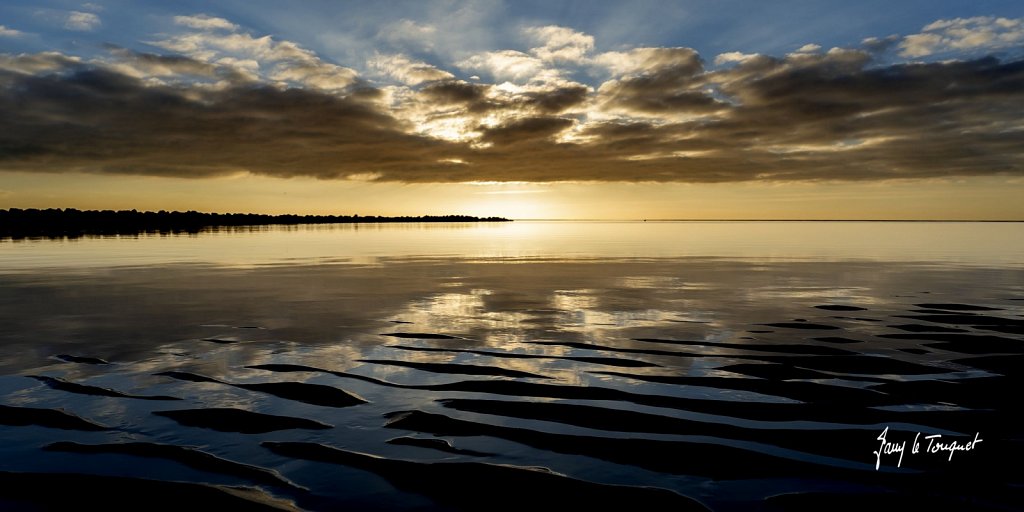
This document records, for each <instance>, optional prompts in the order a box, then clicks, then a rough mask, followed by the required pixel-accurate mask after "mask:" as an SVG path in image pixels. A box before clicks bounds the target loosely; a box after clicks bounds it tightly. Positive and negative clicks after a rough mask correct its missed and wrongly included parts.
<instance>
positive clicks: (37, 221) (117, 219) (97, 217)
mask: <svg viewBox="0 0 1024 512" xmlns="http://www.w3.org/2000/svg"><path fill="white" fill-rule="evenodd" d="M507 221H509V219H506V218H503V217H474V216H471V215H421V216H398V217H385V216H376V215H358V214H356V215H294V214H284V215H267V214H260V213H204V212H197V211H194V210H188V211H184V212H179V211H170V212H169V211H166V210H160V211H156V212H152V211H144V212H140V211H137V210H78V209H75V208H48V209H36V208H27V209H20V208H10V209H7V210H0V237H3V238H25V237H71V238H73V237H78V236H83V235H125V234H139V233H198V232H200V231H202V230H204V229H209V228H217V227H241V226H266V225H297V224H355V223H397V222H507Z"/></svg>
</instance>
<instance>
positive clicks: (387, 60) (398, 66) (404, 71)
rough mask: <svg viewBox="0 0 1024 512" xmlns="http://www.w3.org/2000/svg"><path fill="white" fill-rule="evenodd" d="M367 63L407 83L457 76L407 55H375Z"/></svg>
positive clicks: (412, 83) (372, 67)
mask: <svg viewBox="0 0 1024 512" xmlns="http://www.w3.org/2000/svg"><path fill="white" fill-rule="evenodd" d="M367 65H368V66H369V67H370V68H371V69H375V70H377V71H378V72H380V73H381V74H383V75H385V76H388V77H391V78H394V79H395V80H398V81H399V82H402V83H404V84H406V85H419V84H421V83H423V82H432V81H436V80H445V79H448V78H455V75H453V74H451V73H449V72H447V71H444V70H441V69H438V68H436V67H434V66H432V65H430V64H427V63H426V62H420V61H414V60H412V59H410V58H409V57H406V56H405V55H375V56H374V57H372V58H371V59H370V60H369V61H367Z"/></svg>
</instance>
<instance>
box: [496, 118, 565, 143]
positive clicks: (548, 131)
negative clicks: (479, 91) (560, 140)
mask: <svg viewBox="0 0 1024 512" xmlns="http://www.w3.org/2000/svg"><path fill="white" fill-rule="evenodd" d="M572 123H573V120H572V119H563V118H559V117H527V118H525V119H517V120H515V121H512V122H509V123H506V124H504V125H501V126H496V127H493V128H484V129H483V130H482V131H483V134H484V135H483V141H484V142H490V143H492V144H500V145H509V144H517V143H524V142H532V141H536V140H543V139H548V138H550V137H552V136H554V135H556V134H558V133H559V132H561V131H563V130H565V129H566V128H568V127H570V126H572Z"/></svg>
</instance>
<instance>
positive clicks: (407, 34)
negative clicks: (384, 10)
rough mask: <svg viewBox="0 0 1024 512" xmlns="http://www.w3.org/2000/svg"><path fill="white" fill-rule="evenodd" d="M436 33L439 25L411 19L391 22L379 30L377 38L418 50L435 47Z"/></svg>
mask: <svg viewBox="0 0 1024 512" xmlns="http://www.w3.org/2000/svg"><path fill="white" fill-rule="evenodd" d="M436 35H437V27H435V26H433V25H430V24H426V23H417V22H415V21H413V20H409V19H401V20H398V21H396V22H394V23H389V24H387V25H384V26H383V27H381V29H380V30H379V31H377V39H379V40H381V41H386V42H388V43H391V44H392V45H394V46H398V47H408V48H411V49H417V50H431V49H433V47H434V38H435V37H436Z"/></svg>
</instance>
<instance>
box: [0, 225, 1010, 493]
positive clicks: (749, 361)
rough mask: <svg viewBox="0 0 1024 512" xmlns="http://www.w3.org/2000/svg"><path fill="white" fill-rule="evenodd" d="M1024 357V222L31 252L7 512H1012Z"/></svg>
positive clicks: (205, 243) (612, 229)
mask: <svg viewBox="0 0 1024 512" xmlns="http://www.w3.org/2000/svg"><path fill="white" fill-rule="evenodd" d="M1022 360H1024V223H969V222H967V223H945V222H943V223H939V222H935V223H932V222H907V223H900V222H568V221H564V222H563V221H516V222H512V223H495V224H408V225H400V224H381V225H323V226H298V227H260V228H253V229H227V230H218V231H209V232H203V233H199V234H193V235H143V236H138V237H125V236H122V237H85V238H79V239H70V240H17V241H11V240H5V241H0V483H5V485H3V486H0V508H4V509H8V508H10V509H33V508H32V507H36V506H39V505H43V506H45V505H53V504H54V503H58V504H63V503H64V502H54V500H58V501H59V499H62V498H58V497H54V496H46V495H39V494H33V493H31V492H29V491H27V490H24V489H27V488H28V487H26V486H28V485H29V484H33V485H34V484H42V485H50V486H56V487H60V486H68V485H72V486H73V485H78V484H69V483H68V482H71V481H76V482H87V483H88V486H89V487H90V489H92V490H93V491H96V492H99V491H105V492H109V493H111V496H112V498H110V499H112V500H114V502H115V503H116V502H117V499H118V498H117V497H118V496H121V497H122V499H123V497H124V496H125V494H124V492H123V489H124V488H125V486H135V487H137V488H139V489H147V490H148V492H151V493H152V495H153V496H154V499H158V498H157V497H159V496H162V497H163V498H161V499H167V500H174V499H179V500H185V501H186V502H191V501H190V500H193V501H194V500H199V499H204V500H206V499H209V496H208V494H204V493H214V494H215V495H216V496H217V497H219V498H218V499H223V500H226V501H225V503H226V505H228V506H233V507H234V506H240V505H244V506H255V504H257V503H262V504H263V505H266V504H269V505H272V506H278V507H285V508H287V507H292V506H294V507H297V508H302V509H311V510H334V509H338V508H343V507H352V508H355V509H384V510H408V509H437V510H449V509H454V510H459V509H469V510H476V509H484V508H488V503H491V504H492V505H493V504H494V503H504V504H506V505H508V506H511V505H515V504H521V505H524V506H529V504H530V501H529V494H524V493H528V490H529V489H538V491H537V492H541V491H540V490H543V492H544V493H547V494H545V496H551V497H550V498H547V499H549V500H550V503H548V504H550V505H581V506H582V505H587V504H588V503H590V502H589V501H587V500H591V501H594V503H596V504H597V505H601V504H613V505H619V506H627V505H628V504H630V503H646V504H660V505H663V506H672V507H677V508H682V509H686V508H700V507H701V506H707V507H710V508H712V509H716V510H746V509H750V508H757V507H767V508H776V509H783V510H785V509H790V508H793V509H808V508H822V507H826V506H829V505H830V504H833V503H835V502H839V501H843V500H847V502H848V500H851V499H856V500H860V501H858V503H862V504H883V503H890V504H891V503H902V504H906V505H908V506H909V505H910V504H914V505H920V506H928V505H929V504H934V505H936V506H948V505H949V504H951V503H952V504H963V505H964V506H965V507H966V508H986V507H989V508H1001V507H1002V508H1005V507H1009V508H1013V507H1019V506H1020V504H1021V503H1024V500H1022V499H1021V498H1022V496H1021V491H1020V489H1021V488H1022V484H1024V480H1022V479H1021V477H1020V473H1019V472H1005V471H1002V470H1001V469H999V468H1001V467H1002V465H1003V464H1005V463H1012V462H1014V461H1016V460H1020V457H1019V456H1020V455H1024V450H1022V448H1024V446H1022V439H1024V429H1022V427H1021V426H1020V424H1019V423H1018V422H1016V421H1012V420H1010V418H1015V417H1016V413H1018V412H1019V411H1020V405H1019V400H1018V399H1016V398H1015V394H1014V393H1012V392H1009V391H1008V390H1012V389H1019V385H1020V384H1022V382H1021V381H1022V375H1024V371H1022V370H1021V366H1020V365H1021V364H1022ZM886 428H888V430H886ZM928 436H941V437H928ZM883 438H884V439H883ZM915 439H916V440H917V443H919V444H920V445H921V446H920V447H919V450H918V451H917V452H913V448H914V440H915ZM926 439H927V441H926ZM976 440H980V441H976ZM972 441H974V442H973V443H971V442H972ZM885 443H891V444H890V445H887V444H885ZM903 443H905V449H904V450H902V451H897V450H896V448H898V447H899V446H900V445H901V444H903ZM950 447H954V448H950ZM930 449H931V451H930ZM951 450H955V451H951ZM875 452H880V453H875ZM901 455H902V457H901ZM876 466H877V467H876ZM538 468H544V469H538ZM67 475H72V476H67ZM84 475H88V476H84ZM169 482H174V483H173V484H172V483H169ZM14 484H18V485H14ZM22 484H24V485H22ZM81 485H86V484H81ZM161 486H164V487H161ZM166 486H170V487H166ZM232 486H235V487H237V486H246V487H250V488H251V489H250V490H249V491H246V493H244V494H243V495H241V497H239V493H237V492H228V491H226V489H227V488H228V487H232ZM18 489H21V490H18ZM119 489H121V490H119ZM659 489H660V490H659ZM217 493H219V494H217ZM521 502H522V503H521ZM503 506H505V505H503ZM517 506H518V505H517ZM652 506H653V505H652ZM641 508H642V507H641Z"/></svg>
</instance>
